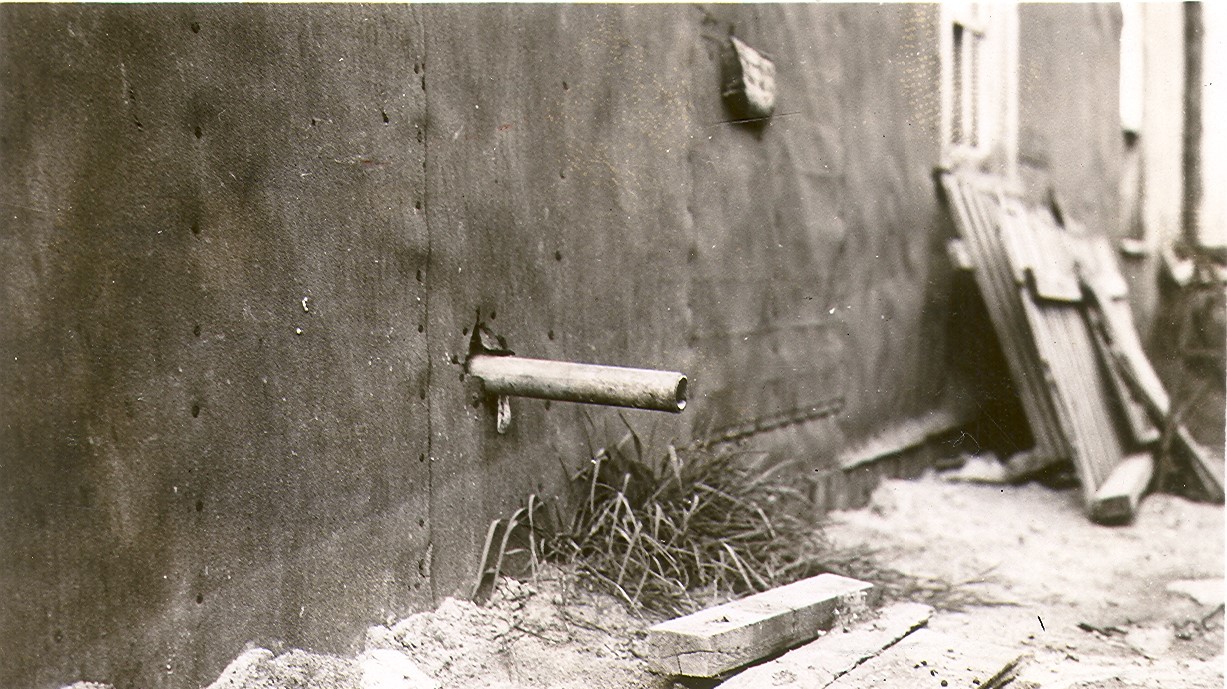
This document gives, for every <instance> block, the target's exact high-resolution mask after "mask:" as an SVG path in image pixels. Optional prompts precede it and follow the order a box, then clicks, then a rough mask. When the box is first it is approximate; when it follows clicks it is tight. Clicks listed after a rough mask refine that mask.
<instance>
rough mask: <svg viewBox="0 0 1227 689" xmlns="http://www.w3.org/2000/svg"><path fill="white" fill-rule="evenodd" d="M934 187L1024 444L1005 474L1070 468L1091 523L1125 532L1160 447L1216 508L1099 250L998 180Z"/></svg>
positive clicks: (964, 179)
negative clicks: (984, 317) (1025, 428)
mask: <svg viewBox="0 0 1227 689" xmlns="http://www.w3.org/2000/svg"><path fill="white" fill-rule="evenodd" d="M941 184H942V188H943V191H944V192H945V195H946V200H947V202H948V204H949V207H950V211H951V215H952V216H953V218H954V225H955V228H956V230H957V232H958V235H959V239H958V240H956V241H957V242H958V245H957V246H955V247H954V250H953V251H952V252H951V253H952V255H956V256H959V257H962V259H963V260H965V261H966V264H967V265H966V267H968V268H969V269H970V270H971V271H972V273H973V276H974V279H975V283H976V287H977V288H978V289H979V291H980V294H981V296H982V297H983V299H984V303H985V305H986V306H987V308H988V314H989V318H990V320H991V321H992V325H993V329H994V330H995V332H996V333H997V337H998V339H999V340H1000V343H1001V349H1002V353H1003V354H1004V355H1005V359H1006V363H1007V365H1008V367H1009V369H1010V375H1011V377H1012V379H1013V380H1014V383H1015V386H1016V387H1017V389H1018V391H1019V397H1020V401H1021V403H1022V407H1023V412H1024V414H1025V415H1026V418H1027V422H1028V423H1029V424H1030V426H1031V430H1032V435H1033V436H1034V437H1035V446H1034V447H1033V448H1032V450H1031V451H1030V452H1028V453H1025V454H1021V455H1018V456H1016V457H1014V458H1011V460H1010V465H1009V469H1010V472H1011V474H1012V475H1014V476H1023V475H1026V474H1029V473H1033V472H1035V471H1037V470H1039V469H1042V468H1044V467H1046V466H1048V465H1050V464H1053V463H1056V462H1061V461H1072V462H1073V464H1074V467H1075V470H1076V471H1077V474H1078V478H1079V480H1080V481H1081V483H1082V487H1083V496H1084V499H1085V505H1086V509H1087V511H1088V513H1089V514H1090V516H1091V518H1092V519H1095V520H1096V521H1101V522H1105V523H1112V522H1127V521H1130V520H1132V519H1133V516H1134V513H1135V511H1136V509H1137V505H1138V501H1139V500H1140V499H1141V496H1142V494H1143V493H1144V492H1145V491H1146V489H1147V487H1148V486H1149V484H1150V481H1151V479H1152V477H1153V474H1154V461H1155V460H1154V457H1153V456H1152V452H1154V451H1155V450H1156V449H1161V448H1163V449H1170V456H1171V457H1172V458H1173V460H1174V461H1176V462H1178V463H1180V464H1181V465H1182V466H1183V467H1185V468H1186V469H1187V471H1189V472H1190V473H1191V475H1192V476H1194V477H1195V478H1196V480H1197V482H1198V483H1199V484H1200V492H1201V493H1202V494H1204V495H1205V497H1207V498H1209V499H1211V500H1216V501H1221V500H1222V499H1223V467H1222V465H1221V463H1219V462H1216V461H1214V460H1212V459H1211V458H1210V457H1209V456H1208V455H1207V454H1206V452H1205V451H1204V450H1203V449H1202V448H1201V447H1199V446H1198V444H1197V442H1196V441H1195V440H1194V439H1193V438H1192V436H1190V435H1189V433H1188V431H1187V430H1186V429H1185V428H1184V427H1183V426H1182V425H1180V424H1178V423H1175V422H1174V419H1173V409H1172V403H1171V400H1170V399H1169V397H1168V395H1167V392H1166V391H1165V390H1164V388H1163V384H1162V383H1161V382H1160V380H1159V377H1158V376H1157V375H1156V374H1155V371H1154V368H1153V367H1152V366H1151V364H1150V362H1149V360H1148V359H1147V358H1146V355H1145V353H1144V352H1143V350H1142V344H1141V341H1140V339H1139V337H1138V333H1137V329H1136V327H1135V326H1134V323H1133V317H1132V314H1131V311H1130V307H1129V303H1128V291H1127V285H1126V282H1125V279H1124V277H1123V276H1122V275H1121V272H1120V269H1119V267H1118V266H1117V264H1116V260H1115V256H1114V255H1113V251H1112V248H1111V245H1110V244H1109V243H1108V240H1107V239H1106V238H1104V237H1101V236H1095V235H1091V234H1089V233H1088V232H1086V230H1085V228H1083V227H1082V226H1081V225H1079V224H1078V223H1076V222H1075V221H1073V220H1071V219H1069V218H1061V221H1060V222H1058V219H1057V218H1056V217H1054V214H1053V212H1052V210H1051V209H1050V208H1046V207H1035V206H1028V205H1026V204H1025V203H1023V201H1022V200H1020V199H1019V198H1018V197H1016V196H1013V195H1011V194H1009V193H1007V191H1006V185H1005V184H1004V183H1003V181H1002V180H1001V179H999V178H996V177H992V176H988V175H975V174H968V173H952V172H943V173H942V175H941Z"/></svg>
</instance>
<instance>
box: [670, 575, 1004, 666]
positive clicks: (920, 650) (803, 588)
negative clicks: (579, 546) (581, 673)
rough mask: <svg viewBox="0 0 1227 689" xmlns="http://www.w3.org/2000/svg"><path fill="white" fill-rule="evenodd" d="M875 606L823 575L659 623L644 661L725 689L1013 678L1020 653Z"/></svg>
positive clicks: (863, 586) (901, 608) (904, 611)
mask: <svg viewBox="0 0 1227 689" xmlns="http://www.w3.org/2000/svg"><path fill="white" fill-rule="evenodd" d="M874 598H875V594H874V588H873V586H872V585H870V584H867V583H865V582H861V581H857V580H855V579H848V578H845V577H839V576H835V575H832V574H823V575H819V576H817V577H813V578H811V579H806V580H803V581H800V582H797V583H795V584H790V585H788V586H782V587H780V588H777V589H773V590H771V591H766V592H764V593H760V594H756V595H753V596H750V597H748V598H744V599H742V600H739V601H734V602H732V603H727V604H725V605H720V606H716V607H713V608H708V609H707V610H702V611H700V612H697V613H694V614H693V615H687V616H686V617H681V618H677V619H674V620H670V621H668V622H664V623H661V624H658V625H656V626H654V627H652V628H651V629H649V630H648V638H647V648H648V649H649V650H648V656H649V659H650V660H651V661H652V663H653V669H654V670H655V671H656V672H659V673H662V674H667V675H674V676H684V677H700V678H714V679H715V680H717V681H721V680H722V683H721V684H720V687H722V689H754V688H757V687H778V688H782V689H826V688H828V687H829V688H832V689H841V688H844V687H846V688H848V689H853V688H854V687H868V686H900V687H910V686H937V685H938V684H939V683H941V686H947V685H949V686H955V687H964V686H966V687H978V688H979V689H993V687H1000V686H1004V685H1005V684H1006V683H1008V682H1009V681H1010V680H1012V679H1013V678H1014V676H1015V672H1016V670H1017V668H1018V667H1019V664H1020V662H1021V660H1022V658H1023V654H1022V653H1020V652H1018V651H1017V650H1015V649H1011V648H1008V647H1005V646H1001V645H998V644H995V643H986V642H984V641H982V640H978V639H962V638H953V637H951V636H949V635H945V634H939V633H937V632H934V631H932V630H929V629H927V628H926V625H927V624H928V621H929V618H930V616H931V615H932V614H933V609H932V608H930V607H929V606H927V605H922V604H919V603H896V604H893V605H890V606H888V607H886V608H885V609H883V610H881V611H874V610H873V609H872V608H871V607H870V605H871V601H872V600H873V599H874ZM789 649H791V650H789ZM781 651H784V652H783V653H781Z"/></svg>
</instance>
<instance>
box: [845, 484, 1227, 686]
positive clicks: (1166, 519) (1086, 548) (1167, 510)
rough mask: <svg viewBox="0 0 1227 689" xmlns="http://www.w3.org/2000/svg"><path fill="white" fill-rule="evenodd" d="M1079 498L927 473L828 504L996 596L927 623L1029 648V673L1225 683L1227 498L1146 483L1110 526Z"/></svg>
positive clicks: (858, 531)
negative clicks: (858, 500)
mask: <svg viewBox="0 0 1227 689" xmlns="http://www.w3.org/2000/svg"><path fill="white" fill-rule="evenodd" d="M1079 502H1080V494H1079V492H1078V490H1077V489H1076V488H1075V489H1070V490H1062V491H1057V490H1052V489H1049V488H1046V487H1043V486H1040V485H1037V484H1029V485H1024V486H996V485H982V484H963V483H959V484H956V483H948V482H945V481H942V480H940V479H938V478H934V477H932V476H930V477H926V478H924V479H922V480H919V481H889V482H886V483H884V484H883V485H882V486H881V487H879V489H878V490H877V491H876V492H875V493H874V496H873V498H872V500H871V503H870V505H869V507H868V508H867V509H864V510H857V511H848V512H839V513H835V514H833V515H831V518H830V523H829V524H828V525H827V532H828V535H829V537H830V538H831V540H832V541H833V542H834V543H836V544H837V545H839V546H840V547H844V548H865V549H872V550H874V551H876V555H875V559H876V560H878V561H879V562H882V563H883V564H887V565H889V566H890V567H892V568H894V569H897V570H899V571H901V572H904V573H907V574H910V575H913V576H918V577H932V578H935V579H938V580H941V581H945V582H951V583H958V584H963V585H964V587H965V588H967V589H971V590H974V592H975V594H976V596H977V597H979V598H980V599H982V600H984V601H995V602H998V603H999V604H997V605H990V606H983V607H970V608H968V609H966V610H965V611H964V612H961V613H955V612H941V613H939V614H938V615H937V616H935V617H934V619H933V620H932V621H931V622H930V626H931V627H933V628H936V629H940V630H943V631H947V632H950V633H951V634H953V635H956V636H962V637H965V638H979V639H988V640H993V641H996V642H998V643H1003V644H1008V645H1015V646H1017V647H1020V648H1025V649H1026V650H1027V651H1029V652H1030V653H1031V656H1032V657H1031V659H1030V661H1028V663H1027V665H1026V666H1025V667H1024V670H1023V672H1022V673H1021V674H1020V678H1019V680H1017V681H1016V684H1019V685H1021V686H1026V683H1027V682H1029V683H1031V684H1032V685H1035V686H1042V687H1045V689H1049V688H1065V687H1070V688H1073V687H1078V688H1086V689H1089V688H1090V687H1105V688H1117V687H1120V688H1124V687H1168V688H1181V687H1187V688H1194V687H1196V688H1201V687H1215V688H1216V689H1221V687H1223V686H1224V678H1223V665H1224V660H1223V609H1222V607H1221V604H1222V601H1223V588H1224V584H1223V576H1224V573H1223V544H1224V521H1223V517H1224V513H1223V508H1222V507H1221V506H1211V505H1204V504H1196V503H1191V502H1188V501H1186V500H1183V499H1181V498H1176V497H1172V496H1168V495H1151V496H1149V497H1147V498H1146V500H1145V502H1144V503H1143V504H1142V507H1141V509H1140V513H1139V515H1138V517H1137V520H1136V521H1135V523H1134V524H1132V525H1130V526H1123V527H1103V526H1097V525H1095V524H1092V523H1091V522H1089V521H1088V520H1087V519H1086V518H1085V517H1084V516H1083V514H1082V511H1081V507H1080V504H1079ZM1175 582H1183V583H1175ZM1169 587H1171V588H1173V589H1177V590H1179V589H1187V590H1188V591H1190V592H1191V593H1193V594H1195V595H1197V596H1198V597H1199V598H1201V601H1200V602H1199V601H1197V600H1194V598H1193V597H1192V596H1190V595H1189V594H1188V593H1180V592H1176V591H1173V590H1169ZM1080 625H1081V626H1080Z"/></svg>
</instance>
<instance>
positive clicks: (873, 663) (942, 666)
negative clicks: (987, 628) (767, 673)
mask: <svg viewBox="0 0 1227 689" xmlns="http://www.w3.org/2000/svg"><path fill="white" fill-rule="evenodd" d="M1024 657H1025V654H1024V653H1022V652H1020V651H1018V650H1016V649H1013V648H1008V647H1005V646H999V645H997V644H993V643H989V642H985V641H980V640H977V639H971V638H956V637H952V636H948V635H945V634H941V633H938V632H935V631H933V630H931V629H918V630H916V631H915V632H912V633H911V634H908V635H907V636H906V637H904V639H903V640H901V641H900V642H899V643H897V644H895V645H894V646H891V647H890V648H888V649H886V650H885V651H883V652H882V653H881V654H880V655H878V656H877V657H876V658H873V659H871V660H869V661H867V662H865V663H864V664H862V665H860V666H858V667H857V668H856V669H854V670H852V671H851V672H849V673H847V674H845V675H843V676H842V677H840V678H839V679H837V680H835V681H834V682H832V683H830V684H828V685H826V687H827V688H828V689H863V688H864V687H938V686H945V687H950V688H951V689H953V688H954V687H974V689H997V688H998V687H1002V686H1005V685H1006V684H1008V683H1009V682H1011V681H1013V679H1014V677H1015V676H1016V674H1017V671H1018V668H1019V667H1020V665H1021V663H1022V660H1023V658H1024ZM767 686H769V685H767Z"/></svg>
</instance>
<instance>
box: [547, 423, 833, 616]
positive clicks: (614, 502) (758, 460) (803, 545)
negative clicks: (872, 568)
mask: <svg viewBox="0 0 1227 689" xmlns="http://www.w3.org/2000/svg"><path fill="white" fill-rule="evenodd" d="M628 429H629V426H628ZM630 437H631V439H632V440H633V443H632V446H631V447H630V448H628V449H620V447H615V448H614V449H613V450H601V451H599V452H597V453H596V456H595V458H594V459H593V460H592V461H591V462H590V463H589V464H588V465H587V466H585V467H584V468H583V469H581V470H580V471H579V473H578V474H576V475H575V476H574V479H573V487H574V488H575V494H573V496H572V499H573V503H574V509H575V512H574V515H575V516H574V518H573V519H572V520H571V521H570V523H569V524H568V525H564V528H562V529H561V530H560V531H559V532H558V533H556V534H554V536H553V537H552V538H550V539H549V541H548V543H547V544H546V552H547V555H549V556H552V557H554V558H556V559H560V560H563V561H565V562H569V563H571V564H573V565H574V566H575V567H576V568H577V569H578V570H579V572H580V573H581V575H583V576H585V577H587V578H589V579H590V580H592V581H593V582H595V583H596V584H598V585H599V586H600V587H601V588H605V589H607V590H609V591H610V592H612V593H613V594H614V595H616V596H618V597H619V598H621V599H622V600H623V601H625V602H626V603H627V604H629V605H630V606H631V607H632V608H633V609H643V610H648V611H651V612H656V613H663V614H678V613H683V612H687V611H689V610H692V609H694V608H695V607H697V605H698V604H699V601H710V600H713V599H717V598H720V597H724V596H729V595H737V594H744V593H749V592H754V591H762V590H766V589H769V588H772V587H774V586H779V585H781V584H784V583H788V582H791V581H794V580H796V579H798V578H800V577H801V576H805V575H806V574H808V573H809V571H810V569H811V567H810V565H809V563H808V562H807V559H806V556H805V553H806V552H807V551H809V549H810V546H811V544H812V543H813V534H814V531H815V529H816V527H815V526H814V524H813V523H812V522H811V521H810V519H809V518H808V517H807V514H808V512H807V511H806V510H804V509H803V507H802V506H804V505H805V504H807V500H806V499H805V497H804V496H803V495H801V494H800V493H799V492H797V491H796V490H795V489H794V488H792V486H791V485H790V483H789V478H790V475H791V474H790V472H789V471H788V469H789V467H788V466H787V465H785V464H776V465H774V466H767V465H766V463H765V457H763V456H761V455H758V456H755V455H746V454H740V453H734V452H728V451H723V452H722V451H713V450H708V449H683V450H678V449H675V448H673V447H672V446H670V447H669V448H668V451H667V452H665V453H664V454H663V456H661V457H659V458H657V459H656V460H654V461H653V460H652V459H651V458H645V457H643V456H642V454H643V451H642V445H641V443H640V441H639V438H638V436H636V435H635V434H634V431H633V430H631V431H630Z"/></svg>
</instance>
